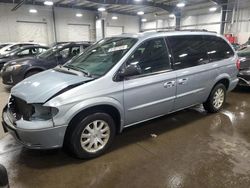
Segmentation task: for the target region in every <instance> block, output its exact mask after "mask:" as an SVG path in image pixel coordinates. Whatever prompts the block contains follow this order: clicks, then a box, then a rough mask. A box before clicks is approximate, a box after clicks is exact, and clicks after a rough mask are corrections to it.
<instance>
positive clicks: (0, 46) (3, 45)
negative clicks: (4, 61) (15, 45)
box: [0, 43, 10, 49]
mask: <svg viewBox="0 0 250 188" xmlns="http://www.w3.org/2000/svg"><path fill="white" fill-rule="evenodd" d="M7 45H10V43H0V49H2V48H3V47H5V46H7Z"/></svg>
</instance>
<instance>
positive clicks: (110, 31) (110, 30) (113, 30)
mask: <svg viewBox="0 0 250 188" xmlns="http://www.w3.org/2000/svg"><path fill="white" fill-rule="evenodd" d="M122 33H123V27H114V26H108V27H107V28H106V37H112V36H115V35H120V34H122Z"/></svg>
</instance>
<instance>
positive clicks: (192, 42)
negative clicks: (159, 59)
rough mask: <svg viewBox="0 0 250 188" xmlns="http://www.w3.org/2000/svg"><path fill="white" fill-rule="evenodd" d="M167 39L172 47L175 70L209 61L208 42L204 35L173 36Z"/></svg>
mask: <svg viewBox="0 0 250 188" xmlns="http://www.w3.org/2000/svg"><path fill="white" fill-rule="evenodd" d="M167 39H168V42H169V45H170V47H171V49H172V54H173V60H174V69H175V70H178V69H184V68H189V67H193V66H197V65H202V64H206V63H208V62H209V59H208V55H207V50H206V44H205V43H204V41H203V37H202V36H199V35H188V36H171V37H168V38H167Z"/></svg>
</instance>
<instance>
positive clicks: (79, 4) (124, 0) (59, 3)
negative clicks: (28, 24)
mask: <svg viewBox="0 0 250 188" xmlns="http://www.w3.org/2000/svg"><path fill="white" fill-rule="evenodd" d="M52 1H53V2H54V6H55V7H66V8H76V9H83V10H91V11H97V9H98V8H99V7H105V8H106V10H107V11H108V12H113V13H121V14H130V15H136V14H137V12H138V11H143V12H145V14H147V13H157V12H162V11H165V12H173V11H175V10H176V9H177V8H176V4H177V3H178V2H180V1H179V0H141V1H139V2H137V1H135V0H52ZM0 2H2V3H12V4H13V5H16V4H19V3H20V4H21V5H22V4H32V5H43V2H44V0H0ZM207 2H211V1H210V0H185V3H186V7H185V8H188V7H190V6H192V5H194V4H203V3H207Z"/></svg>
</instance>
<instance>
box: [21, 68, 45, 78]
mask: <svg viewBox="0 0 250 188" xmlns="http://www.w3.org/2000/svg"><path fill="white" fill-rule="evenodd" d="M44 70H46V69H44V68H43V67H29V68H28V69H27V70H26V71H25V73H24V74H23V77H24V78H25V77H26V75H27V74H28V73H29V72H31V71H40V72H41V71H44Z"/></svg>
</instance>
